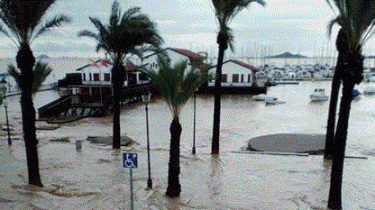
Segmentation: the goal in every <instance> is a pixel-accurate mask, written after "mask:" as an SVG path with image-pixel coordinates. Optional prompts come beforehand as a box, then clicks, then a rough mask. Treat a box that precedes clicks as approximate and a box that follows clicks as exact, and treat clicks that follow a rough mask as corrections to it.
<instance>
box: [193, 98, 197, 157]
mask: <svg viewBox="0 0 375 210" xmlns="http://www.w3.org/2000/svg"><path fill="white" fill-rule="evenodd" d="M196 99H197V94H196V93H195V91H194V122H193V149H192V153H193V155H195V127H196V126H195V124H196V113H197V112H196V110H197V106H196V105H197V104H196Z"/></svg>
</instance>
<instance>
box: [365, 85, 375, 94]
mask: <svg viewBox="0 0 375 210" xmlns="http://www.w3.org/2000/svg"><path fill="white" fill-rule="evenodd" d="M363 94H365V95H374V94H375V87H373V86H367V87H365V89H363Z"/></svg>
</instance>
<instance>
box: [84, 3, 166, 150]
mask: <svg viewBox="0 0 375 210" xmlns="http://www.w3.org/2000/svg"><path fill="white" fill-rule="evenodd" d="M139 12H140V8H139V7H133V8H130V9H128V10H127V11H125V12H124V13H123V14H122V15H121V12H120V10H119V3H118V2H117V1H114V2H113V5H112V11H111V16H110V18H109V23H108V24H103V23H102V22H101V21H100V20H99V19H97V18H92V17H90V18H89V19H90V21H91V22H92V24H94V26H95V28H96V29H97V31H98V33H94V32H91V31H88V30H83V31H81V32H80V33H79V34H78V35H79V36H87V37H91V38H93V39H95V40H96V41H97V42H98V45H97V47H96V51H97V52H98V51H99V50H104V51H105V52H107V53H108V55H109V56H110V57H111V59H112V61H113V62H114V66H113V68H112V87H113V145H112V146H113V148H114V149H119V148H120V138H121V136H120V135H121V134H120V133H121V130H120V91H121V90H122V86H123V84H124V81H125V77H126V72H125V71H124V68H123V62H124V60H125V58H126V56H127V55H129V54H136V55H141V53H142V50H143V48H140V47H141V46H145V45H151V46H153V47H155V48H158V47H159V46H160V45H161V44H162V42H163V40H162V38H161V37H160V35H159V34H158V32H157V30H156V26H155V24H154V23H153V22H152V21H151V20H150V19H149V18H148V17H147V16H146V15H144V14H140V13H139Z"/></svg>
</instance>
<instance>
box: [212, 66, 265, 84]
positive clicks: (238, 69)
mask: <svg viewBox="0 0 375 210" xmlns="http://www.w3.org/2000/svg"><path fill="white" fill-rule="evenodd" d="M258 71H260V69H259V68H257V67H255V66H252V65H250V64H247V63H245V62H242V61H239V60H227V61H225V62H223V67H222V73H221V82H222V86H252V85H253V83H254V82H255V73H256V72H258ZM210 72H212V73H213V74H215V73H216V66H214V67H212V68H211V69H210ZM214 83H215V82H214V81H211V82H209V83H208V86H214Z"/></svg>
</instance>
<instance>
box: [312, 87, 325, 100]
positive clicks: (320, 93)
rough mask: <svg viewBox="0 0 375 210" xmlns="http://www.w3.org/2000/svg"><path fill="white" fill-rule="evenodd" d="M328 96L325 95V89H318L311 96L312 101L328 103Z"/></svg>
mask: <svg viewBox="0 0 375 210" xmlns="http://www.w3.org/2000/svg"><path fill="white" fill-rule="evenodd" d="M328 98H329V97H328V95H327V94H326V93H325V90H324V89H323V88H316V89H315V90H314V92H313V93H312V94H311V95H310V99H311V101H327V100H328Z"/></svg>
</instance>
